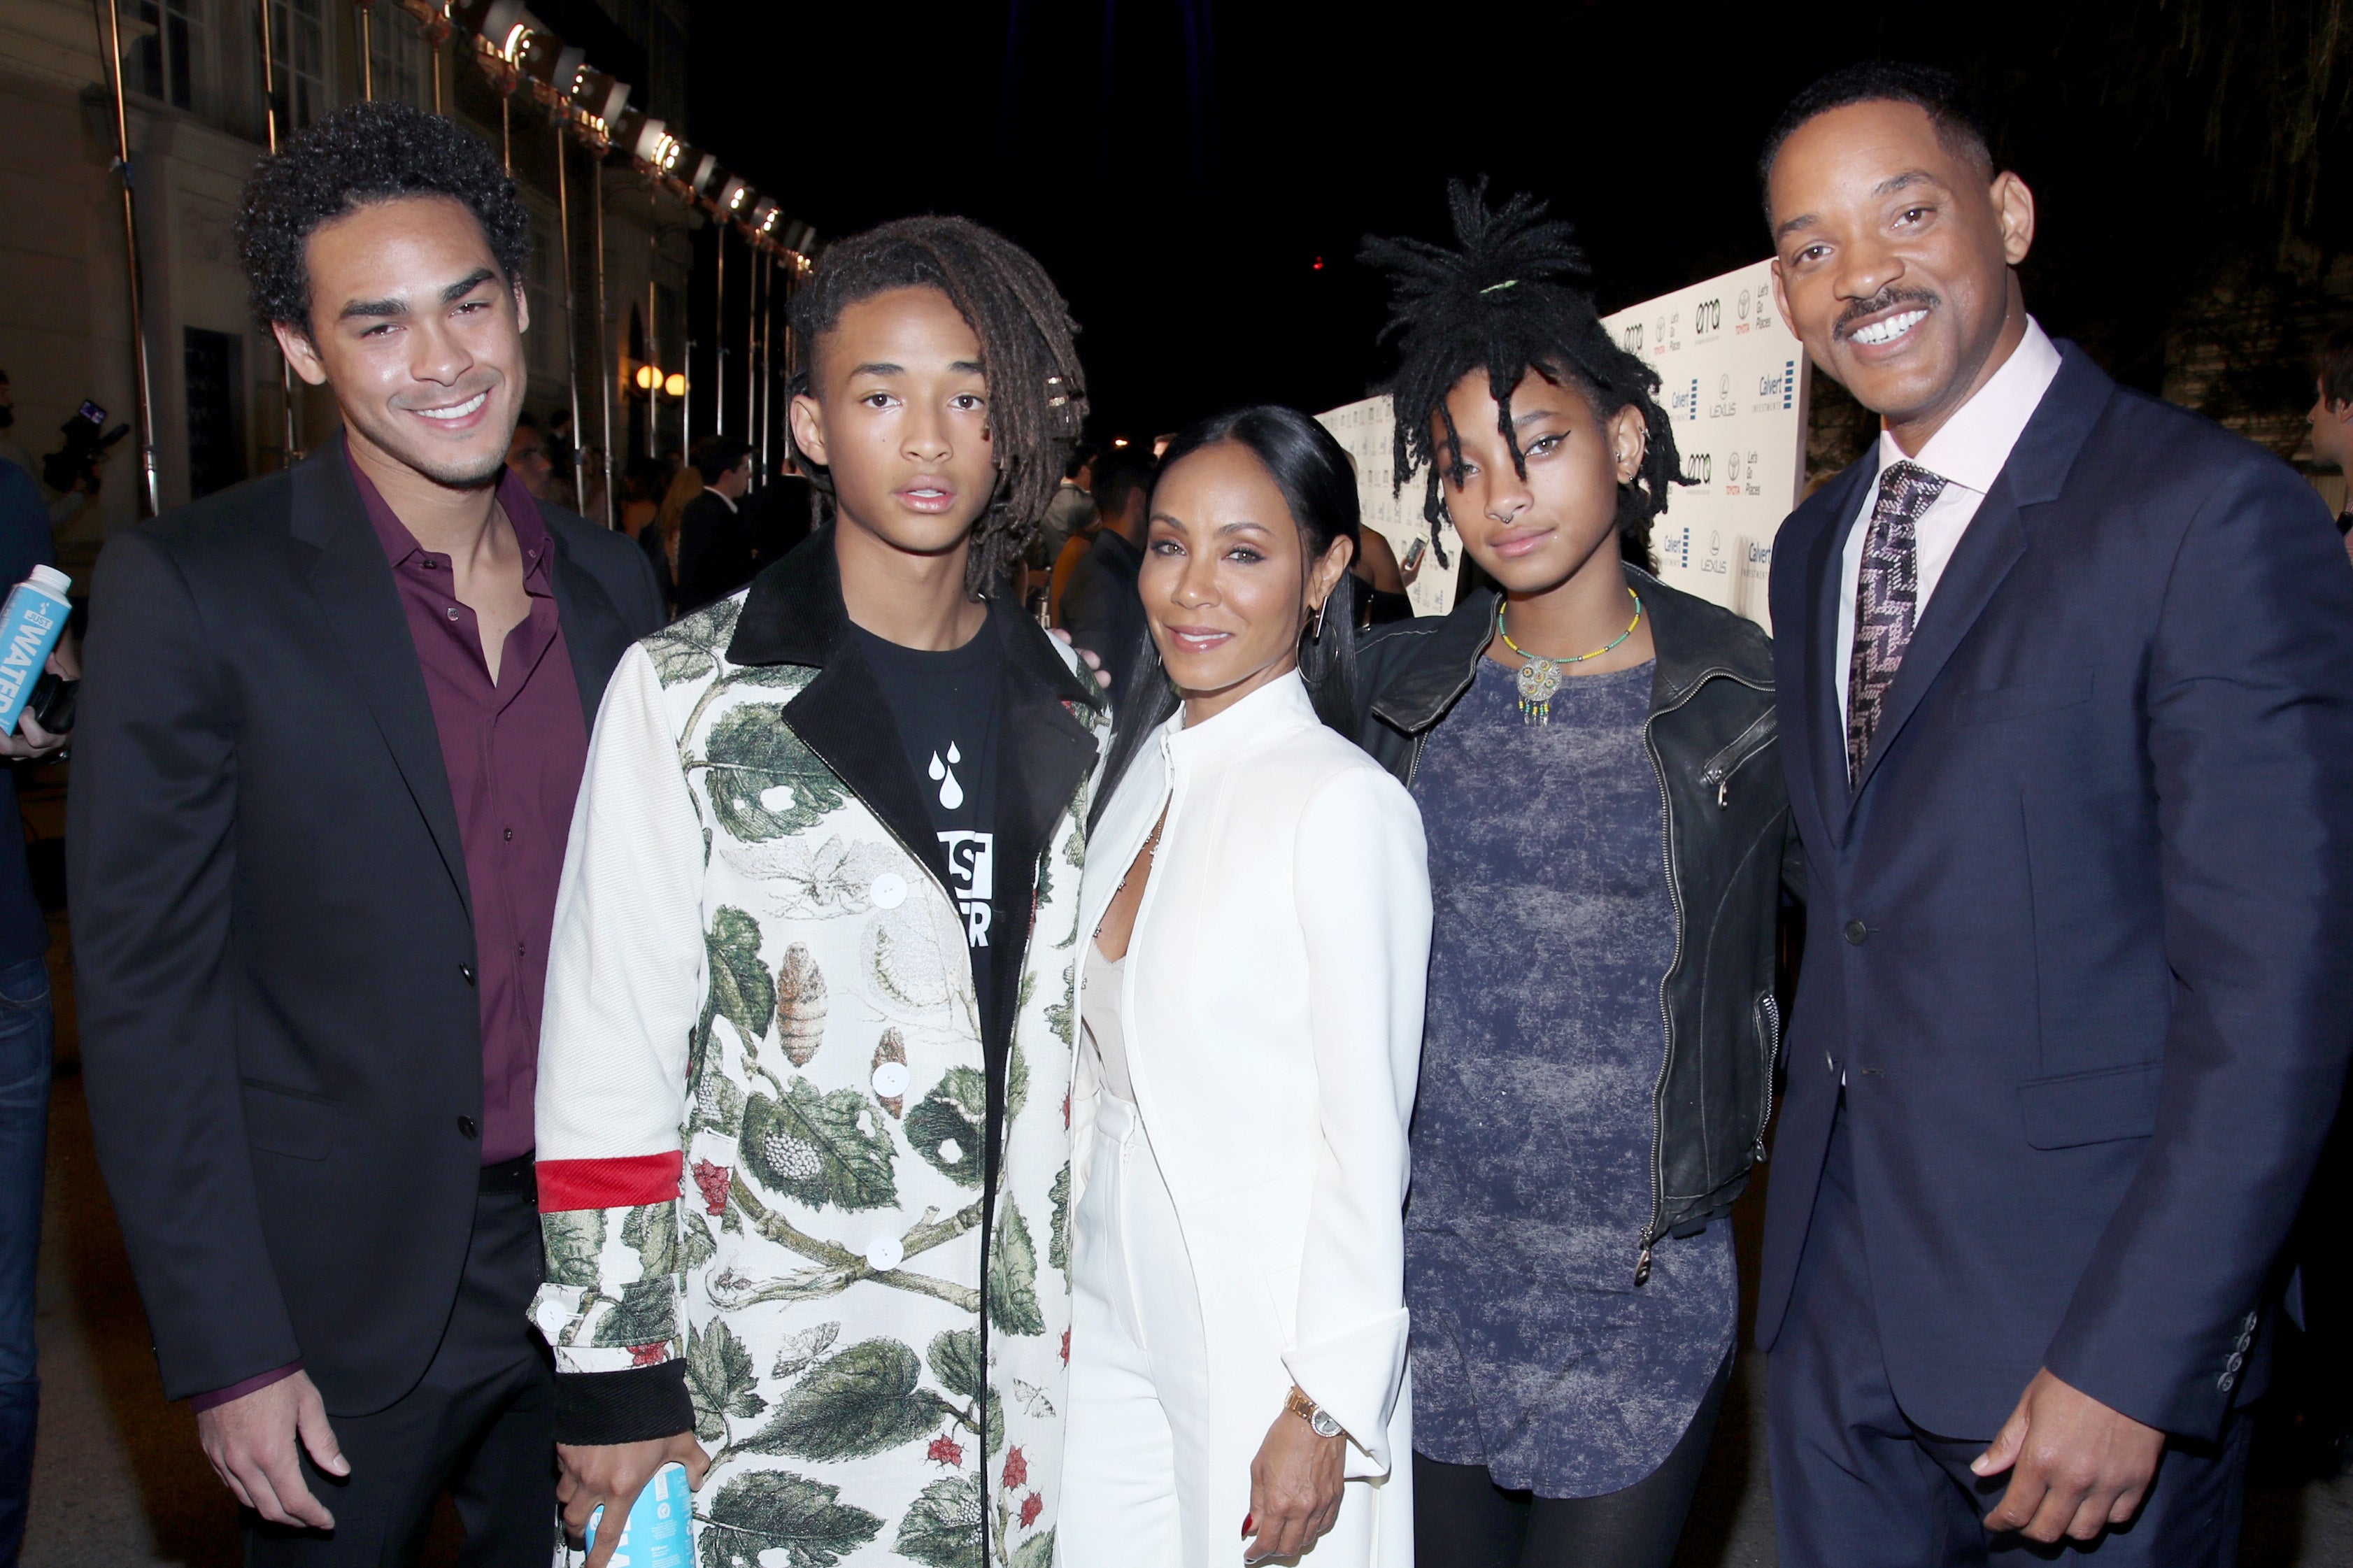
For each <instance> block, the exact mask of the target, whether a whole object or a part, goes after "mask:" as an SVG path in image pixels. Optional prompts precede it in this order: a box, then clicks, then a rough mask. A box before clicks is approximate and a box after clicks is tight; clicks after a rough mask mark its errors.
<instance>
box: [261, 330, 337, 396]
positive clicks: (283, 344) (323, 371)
mask: <svg viewBox="0 0 2353 1568" xmlns="http://www.w3.org/2000/svg"><path fill="white" fill-rule="evenodd" d="M269 332H270V335H271V336H272V337H274V338H276V339H277V340H278V352H279V353H282V354H284V355H285V356H286V363H288V364H290V365H292V366H293V367H294V374H296V375H299V376H301V378H302V379H303V381H305V382H306V383H308V384H310V385H312V386H324V385H326V384H327V367H326V366H325V365H323V364H322V363H319V346H318V344H316V343H314V342H311V334H310V333H308V332H306V331H302V329H301V328H300V327H297V326H294V325H293V324H291V323H290V322H287V321H272V322H270V323H269Z"/></svg>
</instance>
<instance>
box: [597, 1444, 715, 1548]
mask: <svg viewBox="0 0 2353 1568" xmlns="http://www.w3.org/2000/svg"><path fill="white" fill-rule="evenodd" d="M692 1499H693V1494H692V1493H691V1492H690V1491H689V1490H688V1489H687V1485H686V1467H685V1466H684V1465H681V1464H680V1463H678V1462H677V1461H676V1460H672V1461H671V1462H670V1463H669V1464H667V1465H664V1466H663V1467H662V1468H660V1469H659V1470H656V1471H655V1472H654V1476H653V1479H651V1480H649V1481H648V1482H647V1483H646V1489H645V1490H643V1491H641V1492H639V1493H638V1500H637V1502H636V1503H635V1504H634V1505H633V1506H632V1507H631V1508H630V1510H629V1517H628V1520H627V1521H624V1522H623V1524H622V1526H621V1539H620V1542H619V1544H617V1546H615V1547H614V1549H613V1557H612V1563H613V1568H691V1564H692V1563H693V1556H692V1552H693V1545H694V1542H693V1537H692V1531H691V1529H690V1528H689V1525H688V1515H689V1511H690V1510H691V1506H692ZM604 1518H605V1509H604V1505H603V1504H601V1503H600V1504H598V1505H597V1507H596V1511H595V1512H594V1513H591V1514H590V1515H589V1516H588V1545H589V1548H590V1549H591V1550H592V1551H593V1550H594V1549H595V1548H596V1526H597V1525H598V1524H600V1523H602V1522H603V1521H604Z"/></svg>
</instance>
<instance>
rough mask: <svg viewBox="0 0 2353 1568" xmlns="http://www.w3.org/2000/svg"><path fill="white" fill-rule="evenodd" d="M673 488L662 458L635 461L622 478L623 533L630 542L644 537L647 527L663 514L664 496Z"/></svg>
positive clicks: (630, 464)
mask: <svg viewBox="0 0 2353 1568" xmlns="http://www.w3.org/2000/svg"><path fill="white" fill-rule="evenodd" d="M669 486H670V470H669V469H668V468H665V467H664V466H663V465H662V461H661V459H660V458H648V457H643V456H640V457H635V458H630V459H629V465H628V468H626V469H624V470H623V471H622V474H621V516H620V524H621V531H622V532H623V533H626V534H628V536H629V537H630V538H631V539H642V538H644V537H645V531H646V528H647V525H648V524H649V523H651V522H652V521H654V519H655V517H656V516H657V515H659V512H660V511H661V498H662V492H663V491H664V490H665V489H668V488H669Z"/></svg>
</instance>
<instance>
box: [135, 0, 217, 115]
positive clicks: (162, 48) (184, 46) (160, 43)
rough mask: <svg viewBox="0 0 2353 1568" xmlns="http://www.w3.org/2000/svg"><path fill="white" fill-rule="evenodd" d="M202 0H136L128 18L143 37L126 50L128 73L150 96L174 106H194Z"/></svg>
mask: <svg viewBox="0 0 2353 1568" xmlns="http://www.w3.org/2000/svg"><path fill="white" fill-rule="evenodd" d="M198 3H199V0H137V3H136V5H134V6H132V7H131V8H130V15H129V16H127V17H126V18H125V20H126V21H135V22H136V23H137V24H138V25H139V26H140V28H141V33H140V36H139V37H136V38H134V39H132V43H131V47H130V48H129V49H128V50H127V51H126V59H125V65H126V67H127V70H126V73H125V74H126V75H127V76H128V77H129V79H130V80H131V81H132V84H133V85H135V86H136V87H137V88H138V89H139V90H140V91H142V92H143V93H145V94H146V95H147V96H148V97H150V98H154V99H161V100H163V101H164V102H165V103H168V104H170V105H171V106H172V107H173V108H174V109H194V108H195V106H196V103H195V84H196V58H195V56H196V46H197V43H198V28H197V10H196V8H197V5H198Z"/></svg>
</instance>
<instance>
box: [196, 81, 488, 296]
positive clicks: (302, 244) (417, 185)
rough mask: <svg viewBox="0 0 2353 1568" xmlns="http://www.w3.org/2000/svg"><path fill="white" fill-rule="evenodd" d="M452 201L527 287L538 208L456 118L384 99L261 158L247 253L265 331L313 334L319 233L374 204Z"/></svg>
mask: <svg viewBox="0 0 2353 1568" xmlns="http://www.w3.org/2000/svg"><path fill="white" fill-rule="evenodd" d="M402 196H448V197H449V198H450V199H451V200H453V201H458V202H462V203H464V204H465V206H466V209H467V210H468V211H469V212H471V213H472V214H473V215H474V219H475V221H476V222H478V223H480V225H481V226H482V237H483V238H484V239H486V240H488V241H489V242H490V247H491V255H492V256H495V257H496V258H498V263H499V273H500V279H501V281H502V282H504V283H505V284H506V285H507V286H508V287H510V288H512V287H513V286H514V285H516V284H517V283H519V282H521V281H522V276H523V265H524V262H525V261H526V260H527V259H528V258H529V257H530V254H531V211H530V209H529V208H527V207H525V206H524V205H522V195H519V194H518V193H517V192H516V190H515V183H514V181H512V179H510V178H508V177H507V172H506V171H505V170H504V169H502V168H501V167H500V166H499V161H498V158H497V157H496V156H495V155H494V154H493V153H491V149H490V144H489V143H488V142H484V141H483V140H482V139H481V138H480V137H479V136H476V135H475V134H473V132H470V131H466V130H464V129H462V128H461V127H459V124H458V122H457V121H454V120H447V119H444V118H442V117H441V116H439V115H438V114H427V113H426V112H425V111H424V110H421V109H414V108H411V107H410V106H409V105H407V104H406V103H399V102H395V101H392V100H384V99H378V100H375V101H373V102H366V103H354V104H351V105H349V106H347V107H345V108H343V109H339V110H336V111H335V112H334V113H332V114H330V115H328V116H327V117H326V118H325V119H323V120H322V121H319V122H318V123H317V124H315V125H313V126H311V128H310V129H309V130H308V131H305V132H302V134H301V135H300V136H298V137H296V138H295V139H294V140H293V141H292V142H289V143H288V144H287V146H286V148H285V150H284V151H283V152H280V153H274V154H272V155H271V156H269V157H267V158H264V159H262V160H261V162H260V163H259V165H257V166H256V167H255V169H254V171H253V175H252V178H250V179H249V180H248V181H247V182H246V186H245V203H244V206H243V208H242V210H241V211H239V212H238V214H237V248H238V250H239V252H240V253H241V255H242V256H243V258H244V261H245V275H246V279H247V281H248V284H249V285H250V286H251V289H252V295H253V313H254V316H255V317H256V319H257V320H259V322H260V323H261V325H263V326H264V327H268V326H271V325H274V324H280V323H282V324H284V325H286V326H289V327H292V328H294V329H295V330H297V331H300V332H301V334H302V335H303V336H304V337H306V338H307V337H309V336H310V335H311V270H310V267H309V265H308V263H307V261H306V256H307V247H308V245H309V243H310V238H311V231H313V230H314V229H316V228H317V227H318V226H320V225H321V224H323V223H327V222H329V221H331V220H332V219H334V218H339V217H342V216H343V215H344V214H346V213H352V212H356V211H358V210H359V209H360V208H361V207H363V206H365V205H369V204H370V203H373V202H386V201H394V200H396V199H398V198H400V197H402Z"/></svg>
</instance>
